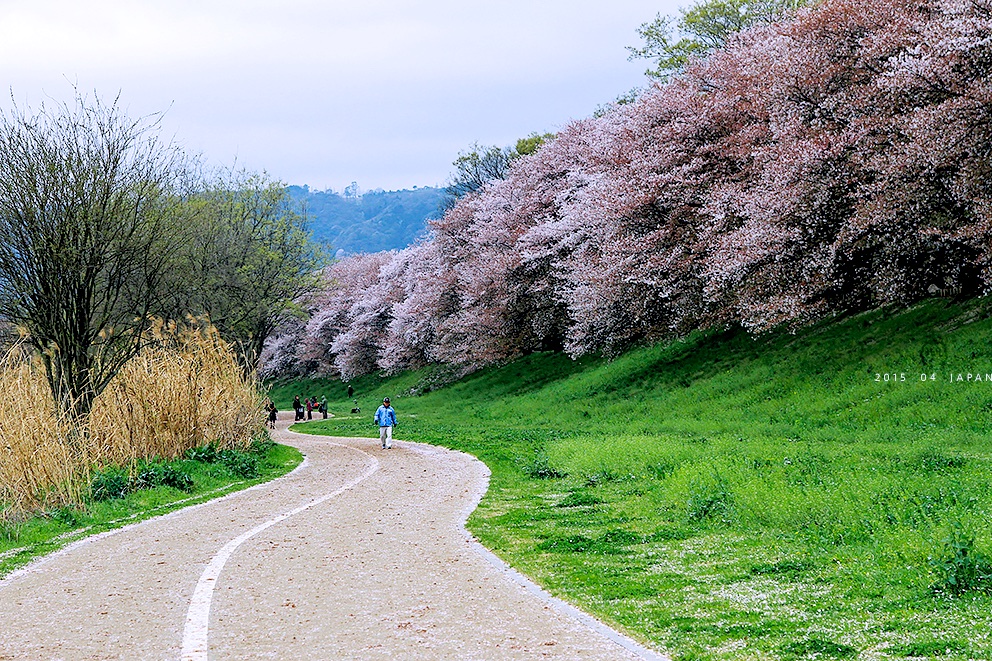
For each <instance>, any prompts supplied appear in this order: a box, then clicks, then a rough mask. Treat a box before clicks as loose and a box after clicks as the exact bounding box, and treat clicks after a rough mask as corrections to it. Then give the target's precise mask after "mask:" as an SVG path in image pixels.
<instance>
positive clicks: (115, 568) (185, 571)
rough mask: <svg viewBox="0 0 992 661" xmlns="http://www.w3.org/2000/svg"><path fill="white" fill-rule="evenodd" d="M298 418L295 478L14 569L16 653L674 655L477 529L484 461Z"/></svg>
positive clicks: (6, 627) (9, 608) (4, 605)
mask: <svg viewBox="0 0 992 661" xmlns="http://www.w3.org/2000/svg"><path fill="white" fill-rule="evenodd" d="M288 424H289V421H286V420H284V421H281V422H280V424H279V430H278V431H277V432H275V433H274V436H275V437H276V438H277V440H279V441H280V442H284V443H288V444H290V445H293V446H296V447H298V448H299V449H300V450H302V451H303V452H304V453H305V454H306V457H307V459H306V461H305V462H304V464H303V465H302V466H301V467H300V468H298V469H297V470H295V471H293V472H292V473H291V474H289V475H288V476H286V477H283V478H281V479H278V480H275V481H273V482H270V483H268V484H264V485H259V486H257V487H253V488H251V489H248V490H245V491H241V492H238V493H235V494H231V495H230V496H226V497H224V498H221V499H218V500H215V501H212V502H209V503H204V504H202V505H197V506H194V507H190V508H187V509H185V510H180V511H178V512H173V513H171V514H168V515H165V516H162V517H159V518H156V519H152V520H149V521H145V522H143V523H140V524H136V525H132V526H128V527H126V528H121V529H119V530H116V531H111V532H109V533H104V534H102V535H98V536H95V537H91V538H88V539H86V540H84V541H83V542H80V543H77V544H75V545H73V546H71V547H68V548H66V549H64V550H63V551H60V552H58V553H56V554H53V555H51V556H48V557H46V558H43V559H41V560H39V561H37V562H35V563H34V564H32V565H30V566H28V567H26V568H24V569H21V570H19V571H17V572H15V573H14V574H11V575H10V576H8V577H7V578H6V579H4V580H2V581H0V623H2V624H0V659H73V660H75V659H180V658H182V659H206V658H208V656H209V658H210V659H245V658H253V659H258V658H262V659H264V658H272V659H363V660H364V659H538V658H540V659H543V658H557V659H618V660H620V659H638V658H642V659H643V658H650V659H659V658H664V657H661V656H659V655H656V654H654V653H652V652H650V651H648V650H646V649H644V648H642V647H640V646H638V645H637V644H636V643H633V641H630V640H629V639H626V638H623V637H622V636H620V635H619V634H616V632H613V631H612V630H609V629H607V628H606V627H604V626H603V625H601V624H599V623H598V622H596V621H594V620H592V619H591V618H589V617H588V616H585V615H584V614H581V613H579V612H578V611H575V610H574V609H571V607H569V606H567V605H564V604H562V603H561V602H558V601H557V600H553V599H549V598H548V597H547V596H546V595H544V594H543V593H541V592H540V591H539V590H537V588H536V587H535V586H533V585H532V584H530V583H529V582H527V581H526V579H524V578H523V577H521V576H519V575H518V574H516V573H515V572H513V571H512V570H509V569H508V568H506V567H505V566H503V565H502V563H500V562H499V561H498V560H497V559H495V557H494V556H492V555H491V554H488V553H487V552H485V550H484V549H482V548H481V547H480V546H479V545H478V543H476V542H474V541H473V540H472V539H471V538H470V537H469V536H468V535H467V533H466V532H465V530H464V527H463V524H464V521H465V518H466V517H467V516H468V513H469V512H470V511H471V510H472V509H473V508H474V507H475V505H476V503H477V502H478V500H479V498H481V496H482V494H483V493H484V491H485V488H486V485H487V482H488V470H487V469H486V467H485V466H484V465H483V464H482V463H481V462H479V461H478V460H476V459H473V458H472V457H469V456H468V455H465V454H461V453H457V452H451V451H448V450H442V449H439V448H432V447H429V446H422V445H416V444H411V443H403V442H396V443H394V445H393V449H391V450H388V451H386V450H382V449H380V448H379V442H378V440H371V439H343V438H333V439H332V438H327V437H315V436H306V435H302V434H295V433H293V432H290V431H288V430H287V429H286V427H287V426H288ZM208 653H209V654H208Z"/></svg>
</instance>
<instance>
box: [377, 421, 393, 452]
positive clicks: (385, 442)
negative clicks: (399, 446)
mask: <svg viewBox="0 0 992 661" xmlns="http://www.w3.org/2000/svg"><path fill="white" fill-rule="evenodd" d="M379 440H380V441H382V447H384V448H391V447H393V426H392V425H389V426H388V427H379Z"/></svg>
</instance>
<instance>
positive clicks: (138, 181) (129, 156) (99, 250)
mask: <svg viewBox="0 0 992 661" xmlns="http://www.w3.org/2000/svg"><path fill="white" fill-rule="evenodd" d="M157 128H158V126H157V122H156V120H155V118H154V117H153V118H150V119H149V118H145V119H139V120H136V121H135V120H131V119H128V118H127V117H126V116H125V114H124V113H123V112H122V110H121V109H120V108H119V106H118V101H117V100H115V101H114V102H113V103H111V104H110V105H106V104H103V103H101V102H100V101H99V100H94V101H89V100H88V99H86V98H85V97H82V96H80V95H78V94H77V95H76V98H75V101H74V103H73V104H71V105H70V104H62V105H59V106H56V107H55V108H54V109H49V108H46V107H45V106H42V107H41V108H40V109H39V110H38V111H37V112H31V111H29V110H25V109H21V108H18V107H16V106H15V108H14V109H13V110H12V111H10V112H8V113H0V317H2V318H3V319H5V320H6V321H8V322H10V323H12V324H15V325H17V326H20V327H22V328H23V329H25V330H26V331H27V333H28V341H29V342H30V344H31V345H32V346H33V347H34V348H35V349H36V350H37V351H38V353H39V354H40V355H41V356H42V358H43V360H44V364H45V369H46V372H47V377H48V381H49V384H50V386H51V389H52V394H53V395H54V398H55V401H56V403H57V405H58V406H60V407H61V408H62V409H63V410H64V411H66V412H69V413H71V414H74V415H77V416H84V415H86V414H87V413H88V412H89V410H90V408H91V405H92V402H93V399H94V398H95V397H96V395H97V394H99V393H100V392H101V391H102V390H103V388H104V387H105V386H106V385H107V383H108V382H109V381H110V380H111V379H112V378H113V376H114V375H115V374H116V373H117V372H118V371H119V369H120V368H121V366H122V365H123V364H124V363H125V362H126V361H127V360H128V359H129V358H131V357H132V356H133V355H134V354H135V353H136V352H137V351H138V350H139V349H140V348H141V345H142V341H143V337H144V336H145V334H146V331H147V330H148V328H149V324H150V321H151V316H152V315H154V314H164V313H167V312H169V311H168V310H165V309H164V306H165V304H166V299H167V297H166V296H165V294H166V293H167V292H165V291H163V287H164V286H165V285H166V283H167V280H166V275H167V274H168V273H169V272H170V269H171V266H170V262H171V260H173V259H174V258H175V256H176V254H177V253H176V248H177V246H180V245H182V244H183V242H184V238H183V236H184V232H185V231H186V228H187V227H188V225H189V224H188V223H186V222H183V219H182V218H181V217H180V215H181V214H183V213H185V212H186V210H188V206H187V205H182V204H178V203H177V200H178V199H179V198H180V197H182V196H183V195H184V192H183V190H182V188H183V185H182V182H183V177H182V176H180V175H181V173H182V172H183V164H184V163H183V162H184V157H183V155H182V154H181V152H179V151H178V150H177V149H175V148H174V147H172V146H170V145H167V144H163V143H162V142H161V141H160V140H159V138H158V131H157Z"/></svg>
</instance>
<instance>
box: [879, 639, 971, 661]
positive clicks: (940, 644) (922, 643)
mask: <svg viewBox="0 0 992 661" xmlns="http://www.w3.org/2000/svg"><path fill="white" fill-rule="evenodd" d="M968 649H969V648H968V644H967V643H964V642H962V641H960V640H943V639H935V638H930V639H926V640H918V641H916V642H914V643H909V644H906V645H894V646H893V647H892V653H893V654H896V655H898V656H902V657H916V658H924V659H931V658H934V657H940V656H948V655H951V654H963V655H968Z"/></svg>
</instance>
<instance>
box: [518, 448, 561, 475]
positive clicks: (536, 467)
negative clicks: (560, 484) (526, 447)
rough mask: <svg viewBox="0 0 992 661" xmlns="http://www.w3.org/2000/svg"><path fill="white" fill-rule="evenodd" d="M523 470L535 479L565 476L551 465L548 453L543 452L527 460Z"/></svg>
mask: <svg viewBox="0 0 992 661" xmlns="http://www.w3.org/2000/svg"><path fill="white" fill-rule="evenodd" d="M524 472H525V473H527V475H528V476H529V477H532V478H534V479H535V480H559V479H561V478H563V477H565V474H564V473H561V472H559V471H558V470H557V469H555V468H554V467H553V466H552V465H551V461H550V460H549V459H548V455H546V454H544V453H540V454H538V455H537V456H536V457H534V458H533V459H531V460H530V461H528V462H527V463H526V464H525V465H524Z"/></svg>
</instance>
